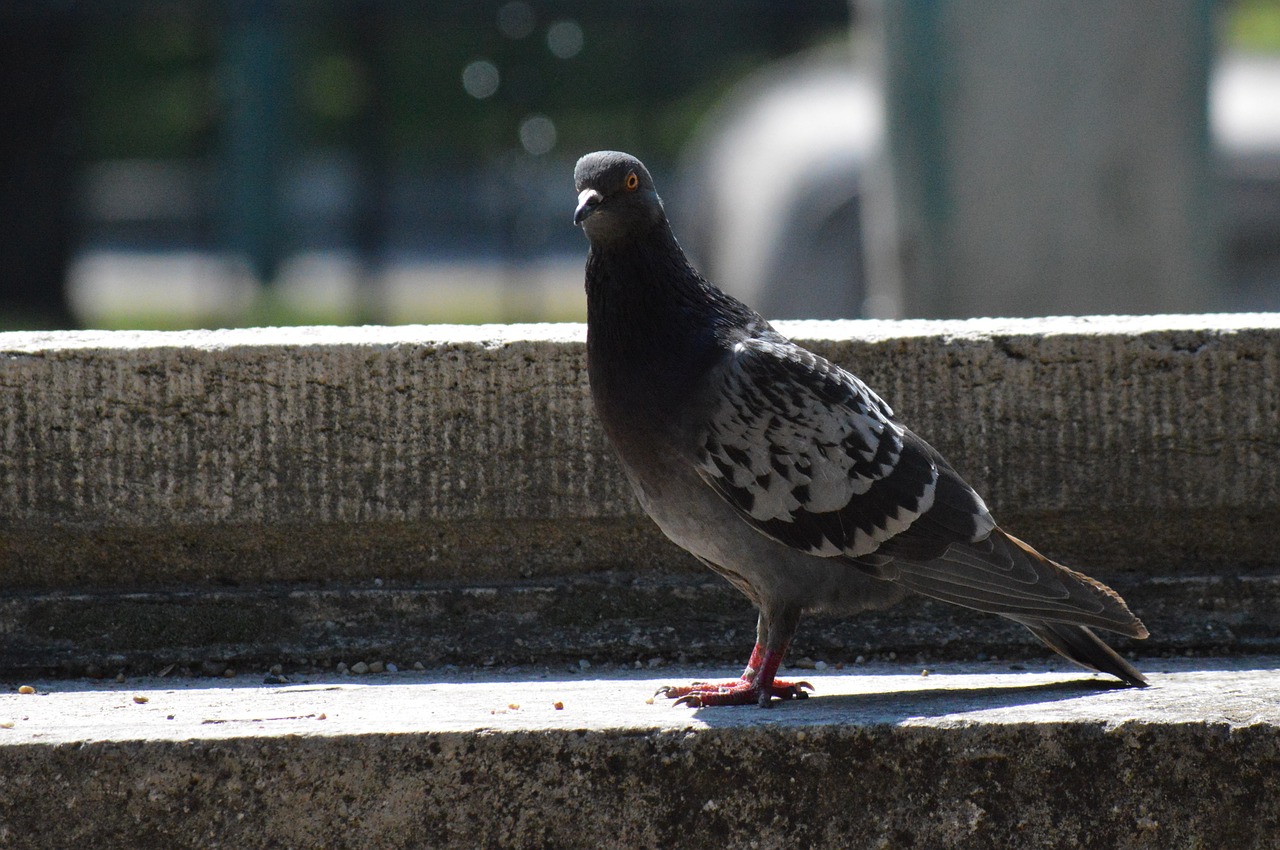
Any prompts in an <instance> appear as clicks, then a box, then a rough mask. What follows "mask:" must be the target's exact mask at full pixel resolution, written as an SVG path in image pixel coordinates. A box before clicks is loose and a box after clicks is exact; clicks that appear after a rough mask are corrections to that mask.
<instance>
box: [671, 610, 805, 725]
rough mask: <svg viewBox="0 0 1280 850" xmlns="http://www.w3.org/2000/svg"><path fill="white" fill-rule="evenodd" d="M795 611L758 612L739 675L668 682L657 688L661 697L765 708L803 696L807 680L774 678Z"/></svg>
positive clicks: (793, 624) (697, 703)
mask: <svg viewBox="0 0 1280 850" xmlns="http://www.w3.org/2000/svg"><path fill="white" fill-rule="evenodd" d="M799 621H800V617H799V613H798V612H796V613H794V614H792V613H788V612H783V614H782V616H780V617H778V618H776V619H775V618H770V617H766V615H765V613H764V612H763V611H762V612H761V613H760V620H759V623H758V625H757V627H756V634H757V637H756V645H755V648H754V649H752V650H751V660H750V661H748V662H747V667H746V669H745V670H743V671H742V675H741V676H740V677H739V678H738V679H737V680H736V681H731V682H694V683H692V684H690V685H668V686H665V687H662V688H659V689H658V694H657V695H661V696H665V697H668V698H669V699H674V700H675V701H676V704H677V705H688V706H692V707H693V708H702V707H704V706H713V705H752V704H757V705H760V706H761V707H768V705H769V703H770V702H771V701H772V699H773V698H774V697H777V698H778V699H805V698H806V697H808V696H809V694H808V691H811V690H813V685H811V684H809V683H808V682H783V681H779V680H778V679H775V678H774V676H775V675H776V674H777V672H778V667H779V666H781V664H782V659H783V657H784V656H785V655H786V654H787V647H788V646H790V644H791V636H792V635H793V634H795V629H796V625H797V624H798V623H799Z"/></svg>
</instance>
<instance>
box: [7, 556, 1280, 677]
mask: <svg viewBox="0 0 1280 850" xmlns="http://www.w3.org/2000/svg"><path fill="white" fill-rule="evenodd" d="M1106 578H1107V579H1108V581H1111V583H1112V585H1113V586H1114V587H1115V588H1116V589H1117V590H1119V591H1120V592H1121V594H1122V595H1123V596H1124V597H1125V598H1126V599H1127V600H1128V601H1129V603H1130V604H1131V605H1132V606H1133V608H1134V610H1135V611H1137V612H1138V613H1139V614H1140V615H1141V616H1142V618H1143V621H1144V622H1145V623H1146V624H1147V627H1148V628H1149V629H1150V630H1151V633H1152V637H1151V638H1150V639H1148V640H1145V641H1131V640H1128V639H1125V638H1121V637H1117V636H1113V635H1109V636H1108V639H1110V640H1112V642H1113V643H1114V644H1115V645H1116V646H1117V647H1119V648H1120V649H1121V651H1122V652H1137V653H1139V654H1140V655H1142V656H1159V655H1162V654H1176V655H1182V654H1185V653H1188V652H1190V653H1194V654H1196V655H1206V654H1242V653H1245V654H1257V653H1263V652H1280V576H1275V575H1270V576H1265V575H1264V576H1252V577H1213V576H1210V577H1178V578H1162V579H1152V578H1150V577H1143V576H1136V575H1132V574H1130V575H1125V576H1114V577H1113V576H1110V575H1108V576H1106ZM0 635H3V640H0V682H4V681H9V682H14V681H19V680H21V679H23V678H30V677H33V676H50V675H60V676H80V675H84V674H85V673H86V672H87V671H93V672H95V673H96V674H97V675H108V676H115V675H116V673H117V672H119V671H124V672H126V673H127V674H130V675H135V674H139V673H145V672H152V673H154V672H155V671H158V670H162V669H165V668H172V669H174V670H176V671H182V670H189V671H193V672H197V673H198V672H200V671H202V670H205V669H206V668H211V669H213V670H214V672H215V673H221V672H222V671H223V670H224V669H225V668H226V667H231V668H234V669H236V670H253V669H259V670H266V669H268V668H269V667H271V666H272V665H274V664H277V663H284V664H296V665H302V666H303V667H307V668H314V667H316V666H317V665H319V666H323V665H324V664H325V663H326V662H327V663H329V664H336V663H337V662H342V661H345V662H346V663H348V664H352V663H355V662H356V661H359V660H366V661H368V660H372V659H384V660H392V661H397V662H399V663H400V664H401V666H409V665H411V664H412V663H414V662H421V663H423V664H426V665H441V664H458V665H474V666H483V665H488V666H490V667H499V668H501V667H508V666H511V665H528V664H563V663H576V662H577V661H578V660H579V659H582V658H585V659H588V660H590V661H591V662H592V663H595V664H631V663H633V662H636V661H640V662H642V663H648V662H649V661H650V659H655V658H660V659H666V660H668V661H674V660H676V659H679V658H681V657H686V658H689V659H696V660H699V661H709V662H718V663H741V662H745V660H746V656H747V652H748V650H749V649H750V647H751V644H752V642H753V641H754V639H755V612H754V610H753V609H752V608H751V605H750V603H749V602H748V601H747V600H746V598H744V597H743V596H742V595H741V594H739V593H738V592H737V591H735V590H733V589H732V588H731V587H730V586H729V585H728V584H727V583H726V582H724V581H722V580H721V579H719V578H718V577H716V576H714V575H712V574H711V573H709V572H706V573H699V572H694V573H690V574H688V575H661V574H658V575H650V576H644V577H636V576H634V575H633V574H626V573H619V574H611V575H609V574H607V575H602V574H588V575H578V576H570V577H565V578H560V579H555V580H550V579H542V580H539V581H530V582H514V583H507V584H493V585H478V584H456V583H455V584H433V585H423V584H418V583H414V584H408V585H396V584H390V583H385V582H384V583H382V584H381V586H378V585H376V584H374V583H372V582H368V583H365V584H363V585H354V586H341V585H327V586H324V587H298V586H296V585H271V586H252V587H242V588H218V589H209V588H206V589H202V590H201V589H197V590H186V591H150V592H142V591H133V592H111V593H105V592H96V593H68V592H44V593H16V594H8V595H6V596H4V597H0ZM890 653H893V654H894V655H895V656H896V657H899V658H903V659H920V660H921V662H924V663H934V662H937V661H942V660H948V661H955V660H963V659H973V658H978V657H983V656H985V657H998V658H1005V659H1032V660H1034V659H1043V658H1044V657H1045V656H1047V655H1048V650H1046V649H1045V648H1044V646H1043V645H1041V644H1040V643H1039V641H1036V640H1035V639H1034V638H1032V637H1031V635H1030V634H1028V633H1027V631H1026V630H1025V629H1023V628H1022V627H1021V626H1017V625H1015V624H1013V623H1010V622H1009V621H1007V620H1003V619H1001V618H999V617H992V616H988V615H983V614H979V613H976V612H973V611H968V610H965V609H962V608H959V607H956V606H954V605H946V604H943V603H940V602H933V601H930V600H927V599H924V598H922V597H916V598H913V599H910V600H907V601H905V602H903V603H902V604H901V605H898V606H896V607H894V608H892V609H890V610H888V611H874V612H866V613H863V614H860V615H857V616H849V617H818V616H814V617H807V618H805V619H804V620H802V622H801V624H800V630H799V633H798V634H797V636H796V641H795V643H794V645H793V652H792V655H793V657H795V658H803V657H805V656H808V657H811V658H813V659H821V660H825V661H827V662H830V663H832V664H834V663H836V662H840V661H845V662H852V661H853V660H855V659H856V658H857V657H858V656H865V657H867V658H876V657H887V656H888V655H889V654H890Z"/></svg>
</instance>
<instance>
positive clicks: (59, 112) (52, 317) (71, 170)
mask: <svg viewBox="0 0 1280 850" xmlns="http://www.w3.org/2000/svg"><path fill="white" fill-rule="evenodd" d="M33 7H34V8H33ZM80 14H83V12H81V13H80ZM79 31H80V30H79V25H78V22H77V19H76V17H75V12H74V10H73V8H72V7H71V5H70V4H67V5H66V6H63V5H61V4H36V3H2V4H0V324H3V325H5V326H10V327H13V326H24V327H43V328H61V327H70V326H71V324H72V317H71V313H70V311H69V309H68V306H67V299H66V277H67V269H68V267H69V265H70V261H71V253H72V251H73V250H74V249H75V222H76V203H75V193H76V176H77V174H78V171H79V169H78V166H79V155H80V132H79V125H78V118H79V110H78V103H77V101H78V96H77V86H76V82H75V76H76V70H75V69H76V48H77V34H78V33H79Z"/></svg>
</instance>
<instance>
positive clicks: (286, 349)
mask: <svg viewBox="0 0 1280 850" xmlns="http://www.w3.org/2000/svg"><path fill="white" fill-rule="evenodd" d="M783 326H784V329H785V330H786V331H788V332H789V333H791V334H792V335H794V336H795V337H796V338H798V339H802V340H804V341H806V342H808V343H810V344H811V345H813V347H815V348H817V349H818V350H820V351H822V352H823V353H825V354H826V355H828V356H830V357H832V358H833V359H835V360H836V361H838V362H840V363H842V364H844V365H846V366H848V367H850V368H852V369H853V370H854V371H855V372H857V373H858V374H859V375H861V376H862V377H863V378H864V379H866V380H867V381H868V382H869V383H870V384H871V385H872V386H874V387H875V388H877V389H878V390H879V391H880V392H881V393H882V394H883V395H884V396H885V397H886V399H888V400H889V401H890V403H891V404H893V405H894V407H895V408H896V409H897V410H898V412H899V413H900V414H901V415H902V416H903V417H904V419H905V420H906V421H907V422H908V423H910V424H911V425H912V426H913V427H915V428H916V429H917V430H919V431H921V432H922V433H924V434H925V435H927V436H928V438H929V439H930V440H931V441H932V442H934V443H935V444H936V445H937V446H938V447H939V448H941V449H942V450H943V451H944V452H945V453H947V454H948V455H949V456H950V457H951V459H952V460H953V461H954V463H955V464H956V466H957V467H958V468H959V469H960V470H961V471H962V472H963V473H964V474H965V475H966V476H967V477H968V478H969V479H970V480H971V481H972V482H973V483H974V484H975V485H976V486H978V487H979V488H980V489H981V490H983V492H984V493H985V494H986V495H987V496H988V497H989V498H988V501H989V503H990V504H991V505H992V507H993V509H994V510H995V512H996V515H997V517H999V518H1000V520H1001V522H1002V523H1003V524H1004V525H1006V526H1007V527H1009V528H1011V530H1013V531H1014V532H1015V533H1018V534H1020V535H1022V536H1024V537H1027V538H1029V539H1031V540H1034V541H1035V542H1036V543H1037V545H1039V546H1041V547H1042V548H1044V549H1046V550H1047V551H1048V553H1049V554H1051V555H1055V556H1057V557H1060V558H1062V559H1063V560H1066V561H1068V562H1070V563H1075V564H1079V565H1081V566H1083V567H1087V568H1092V569H1098V568H1103V569H1107V568H1115V569H1130V568H1140V569H1149V570H1158V571H1160V572H1169V571H1174V572H1178V571H1183V572H1185V571H1189V572H1191V573H1192V574H1197V573H1201V572H1203V571H1205V570H1206V569H1226V570H1229V571H1235V570H1237V569H1239V568H1241V567H1268V566H1273V565H1274V564H1275V563H1276V558H1277V555H1276V550H1275V547H1274V541H1275V528H1274V517H1275V515H1276V512H1277V509H1278V508H1280V504H1278V503H1280V429H1278V426H1277V422H1278V421H1280V315H1275V314H1267V315H1218V316H1155V317H1095V318H1074V319H1040V320H990V319H982V320H970V321H942V322H923V321H913V322H875V321H857V322H800V323H783ZM583 335H584V329H583V327H582V326H580V325H528V326H482V327H445V326H436V327H397V328H379V327H367V328H292V329H260V330H238V331H211V332H183V333H158V332H156V333H142V332H138V333H132V332H118V333H105V332H72V333H8V334H0V450H2V451H3V457H4V462H3V464H0V517H2V518H3V519H0V586H4V587H9V588H18V587H21V588H29V589H41V588H44V589H49V588H59V587H76V588H83V587H87V586H99V587H121V588H128V587H144V586H148V585H155V584H170V583H175V584H191V583H213V584H218V583H228V582H230V583H238V582H259V581H299V580H303V581H305V580H308V579H312V578H316V577H327V576H329V575H333V576H335V577H339V578H344V579H364V578H369V579H371V578H374V577H382V578H397V577H402V578H427V579H440V578H456V577H458V576H460V575H464V574H465V575H480V576H483V577H486V578H516V577H530V576H540V575H561V574H565V573H566V572H569V573H572V572H589V571H595V570H602V569H603V570H609V569H628V568H631V567H632V566H633V565H634V564H635V562H636V561H637V560H639V561H641V562H643V565H644V566H645V567H646V568H648V567H655V566H658V567H663V568H667V569H674V570H684V569H688V568H689V561H688V559H686V558H685V557H684V556H683V555H681V554H680V553H679V552H677V551H676V550H675V549H674V548H673V547H670V546H668V545H667V544H666V543H665V542H664V541H662V540H661V539H660V538H659V536H658V535H657V534H656V533H655V532H654V531H653V530H652V529H651V528H650V526H649V524H648V523H647V521H645V520H644V519H643V517H641V516H640V515H639V513H638V510H637V508H636V506H635V504H634V502H633V500H632V498H631V496H630V493H629V492H628V491H627V488H626V486H625V484H624V482H623V481H622V479H621V477H620V474H619V473H618V470H617V469H616V466H615V464H614V462H613V459H612V457H611V456H610V454H609V451H608V449H607V447H606V446H605V444H604V442H603V440H602V437H601V434H600V432H599V430H598V428H597V426H596V424H595V420H594V418H593V415H592V413H591V410H590V402H589V397H588V391H587V382H586V376H585V372H584V366H583Z"/></svg>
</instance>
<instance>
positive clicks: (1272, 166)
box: [0, 0, 1280, 328]
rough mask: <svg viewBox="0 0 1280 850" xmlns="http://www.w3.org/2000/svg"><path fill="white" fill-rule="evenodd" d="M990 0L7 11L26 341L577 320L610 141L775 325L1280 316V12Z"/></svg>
mask: <svg viewBox="0 0 1280 850" xmlns="http://www.w3.org/2000/svg"><path fill="white" fill-rule="evenodd" d="M990 5H991V4H983V3H978V2H973V1H972V0H970V1H969V2H966V0H951V2H925V0H900V2H893V1H892V0H855V2H853V3H852V4H850V3H848V2H847V0H805V1H804V2H784V0H738V2H735V3H733V4H732V5H729V4H712V3H690V2H678V0H647V2H641V0H613V2H609V3H601V2H586V0H555V2H533V0H475V1H474V2H467V3H445V2H429V1H428V0H415V2H408V0H166V1H164V2H162V0H95V2H77V1H76V0H10V2H6V3H4V4H2V5H0V127H3V131H2V132H0V327H3V328H65V327H101V328H124V327H130V328H186V327H226V326H243V325H263V324H312V323H364V322H379V323H405V322H437V321H449V322H482V321H503V322H506V321H540V320H581V319H582V318H583V316H584V315H585V308H584V304H583V296H582V288H581V286H582V284H581V280H582V261H583V257H584V255H585V250H586V245H585V240H584V239H583V237H582V235H581V233H579V232H578V231H577V230H576V229H575V228H574V227H573V226H572V225H571V224H570V218H571V215H572V208H573V205H574V200H575V198H574V192H573V187H572V170H573V164H574V162H575V161H576V159H577V157H578V156H580V155H581V154H583V153H585V152H587V151H590V150H595V149H599V148H617V149H623V150H627V151H630V152H632V153H635V154H636V155H638V156H640V157H641V158H642V159H644V160H645V161H646V163H648V164H649V165H650V167H651V170H653V172H654V174H655V178H656V179H657V180H658V183H659V187H660V189H661V191H662V193H663V196H664V199H665V201H666V203H667V207H668V211H669V212H670V214H671V217H672V219H673V221H674V222H675V226H676V229H677V234H678V235H679V236H680V238H681V241H682V242H683V243H684V244H685V246H686V248H687V249H688V250H689V252H690V253H691V254H692V255H693V256H694V258H695V260H696V261H697V262H698V263H699V265H700V266H701V267H702V268H703V269H704V271H705V272H706V273H707V275H708V277H710V278H711V279H712V280H713V281H715V282H717V283H718V284H720V285H721V286H723V287H724V288H726V289H729V290H730V291H733V292H735V293H737V294H740V295H742V296H744V297H746V298H748V299H750V300H751V301H752V302H753V303H755V304H757V305H759V306H762V307H763V308H764V312H765V313H766V314H768V315H770V316H773V317H778V318H784V317H785V318H791V317H857V316H883V317H907V316H920V317H945V316H968V315H1042V314H1059V313H1107V312H1175V311H1203V310H1277V309H1280V0H1235V2H1225V0H1224V2H1210V0H1150V2H1136V3H1128V4H1114V3H1102V2H1100V0H1099V2H1083V3H1077V4H1020V5H1019V6H1018V7H1017V8H1012V9H1011V8H1008V7H1005V8H1003V9H1001V10H1000V11H999V13H996V12H994V11H993V10H992V9H991V8H989V6H990ZM1059 5H1060V6H1070V8H1048V7H1050V6H1059ZM1023 6H1026V7H1027V8H1023ZM1033 6H1034V7H1035V8H1031V7H1033Z"/></svg>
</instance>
